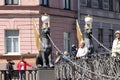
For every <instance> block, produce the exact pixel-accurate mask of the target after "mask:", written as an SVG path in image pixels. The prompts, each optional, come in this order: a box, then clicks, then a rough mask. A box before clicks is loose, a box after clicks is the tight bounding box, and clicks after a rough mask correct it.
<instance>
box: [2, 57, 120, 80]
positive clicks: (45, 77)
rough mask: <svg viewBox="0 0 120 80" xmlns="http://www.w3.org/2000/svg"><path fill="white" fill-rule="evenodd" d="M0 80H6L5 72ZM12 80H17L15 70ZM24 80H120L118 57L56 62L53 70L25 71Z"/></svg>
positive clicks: (73, 59) (119, 61)
mask: <svg viewBox="0 0 120 80" xmlns="http://www.w3.org/2000/svg"><path fill="white" fill-rule="evenodd" d="M0 80H6V70H0ZM12 80H19V74H18V71H17V70H15V71H14V76H13V79H12ZM26 80H120V57H119V56H118V57H110V56H109V55H96V56H93V57H91V58H87V57H82V58H79V59H76V58H71V59H70V60H68V61H60V62H58V63H57V64H55V68H54V69H51V68H44V69H43V68H39V69H32V70H27V71H26Z"/></svg>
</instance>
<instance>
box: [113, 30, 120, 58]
mask: <svg viewBox="0 0 120 80" xmlns="http://www.w3.org/2000/svg"><path fill="white" fill-rule="evenodd" d="M115 37H116V38H115V39H114V41H113V45H112V54H111V56H112V57H116V56H118V55H120V30H117V31H115Z"/></svg>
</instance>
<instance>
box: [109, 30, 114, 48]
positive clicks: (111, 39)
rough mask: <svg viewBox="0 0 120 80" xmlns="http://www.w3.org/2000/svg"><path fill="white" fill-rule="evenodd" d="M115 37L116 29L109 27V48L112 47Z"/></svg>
mask: <svg viewBox="0 0 120 80" xmlns="http://www.w3.org/2000/svg"><path fill="white" fill-rule="evenodd" d="M113 39H114V30H113V29H109V44H110V46H109V48H112V43H113Z"/></svg>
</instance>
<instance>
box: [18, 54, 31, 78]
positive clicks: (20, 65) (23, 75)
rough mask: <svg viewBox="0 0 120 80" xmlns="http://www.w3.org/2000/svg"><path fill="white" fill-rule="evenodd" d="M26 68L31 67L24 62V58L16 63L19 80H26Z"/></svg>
mask: <svg viewBox="0 0 120 80" xmlns="http://www.w3.org/2000/svg"><path fill="white" fill-rule="evenodd" d="M27 66H29V67H32V65H31V64H29V63H28V62H27V61H25V60H24V57H23V56H22V57H21V60H20V61H19V62H18V63H17V69H18V71H19V80H26V70H27Z"/></svg>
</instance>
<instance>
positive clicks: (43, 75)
mask: <svg viewBox="0 0 120 80" xmlns="http://www.w3.org/2000/svg"><path fill="white" fill-rule="evenodd" d="M37 80H55V70H54V69H39V70H38V71H37Z"/></svg>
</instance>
